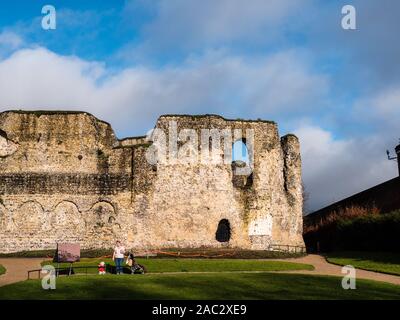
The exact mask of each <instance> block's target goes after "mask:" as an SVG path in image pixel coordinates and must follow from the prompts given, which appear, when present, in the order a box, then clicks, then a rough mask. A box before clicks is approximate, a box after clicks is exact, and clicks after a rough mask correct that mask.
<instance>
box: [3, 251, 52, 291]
mask: <svg viewBox="0 0 400 320" xmlns="http://www.w3.org/2000/svg"><path fill="white" fill-rule="evenodd" d="M43 260H44V259H42V258H0V264H2V265H3V266H4V267H5V268H6V269H7V271H6V273H5V274H3V275H1V276H0V287H1V286H5V285H7V284H10V283H14V282H19V281H24V280H26V279H27V277H28V270H34V269H40V268H41V266H40V263H41V262H42V261H43Z"/></svg>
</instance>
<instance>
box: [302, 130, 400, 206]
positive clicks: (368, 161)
mask: <svg viewBox="0 0 400 320" xmlns="http://www.w3.org/2000/svg"><path fill="white" fill-rule="evenodd" d="M295 133H296V134H297V135H298V137H299V138H300V141H301V152H302V161H303V180H304V183H305V185H306V188H307V192H309V194H310V200H309V209H310V210H311V211H312V210H316V209H319V208H321V207H323V206H325V205H328V204H330V203H333V202H336V201H339V200H341V199H343V198H346V197H348V196H350V195H352V194H355V193H358V192H360V191H363V190H365V189H368V188H370V187H373V186H375V185H376V184H378V183H381V182H384V181H386V180H389V179H392V178H394V177H395V176H396V174H397V172H396V171H397V168H396V165H395V164H394V163H392V162H390V161H388V160H387V158H386V154H385V141H387V139H385V137H383V136H381V135H368V136H365V137H364V138H362V139H335V138H334V137H333V135H332V133H331V132H329V131H326V130H323V129H322V128H320V127H318V126H313V125H303V126H301V127H299V128H298V129H297V130H295Z"/></svg>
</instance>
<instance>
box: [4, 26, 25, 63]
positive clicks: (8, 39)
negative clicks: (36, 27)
mask: <svg viewBox="0 0 400 320" xmlns="http://www.w3.org/2000/svg"><path fill="white" fill-rule="evenodd" d="M23 44H24V41H23V39H22V38H21V37H20V36H19V35H18V34H16V33H14V32H12V31H7V30H6V31H2V32H1V33H0V57H2V56H4V55H7V54H9V53H11V52H13V51H14V50H16V49H18V48H20V47H21V46H22V45H23Z"/></svg>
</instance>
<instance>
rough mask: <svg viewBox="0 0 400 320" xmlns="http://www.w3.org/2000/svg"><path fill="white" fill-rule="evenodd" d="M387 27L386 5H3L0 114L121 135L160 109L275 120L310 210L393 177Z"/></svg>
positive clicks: (392, 8)
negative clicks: (294, 157) (51, 112)
mask: <svg viewBox="0 0 400 320" xmlns="http://www.w3.org/2000/svg"><path fill="white" fill-rule="evenodd" d="M45 4H50V5H53V6H54V7H55V8H56V13H57V27H56V29H55V30H44V29H42V27H41V21H42V17H43V16H44V15H43V14H41V10H42V6H43V5H45ZM345 4H351V5H353V6H354V7H355V8H356V13H357V16H356V18H357V20H356V22H357V29H356V30H344V29H342V27H341V19H342V17H343V14H342V13H341V10H342V7H343V6H344V5H345ZM399 30H400V2H399V1H397V0H379V1H378V0H355V1H339V0H338V1H322V0H217V1H216V0H201V1H200V0H197V1H195V0H193V1H192V0H154V1H144V0H132V1H129V0H126V1H122V0H120V1H118V0H113V1H111V0H110V1H94V0H93V1H92V0H85V1H77V0H76V1H75V0H71V1H55V0H54V1H53V0H49V1H46V2H44V1H36V0H31V1H29V2H28V1H24V0H13V1H7V2H6V1H4V2H2V10H1V11H0V111H4V110H8V109H68V110H85V111H88V112H91V113H93V114H94V115H96V116H97V117H99V118H101V119H104V120H107V121H108V122H110V123H111V124H112V125H113V127H114V129H115V131H116V133H117V136H118V137H120V138H122V137H124V136H132V135H142V134H144V133H145V132H147V131H148V130H149V129H151V128H152V127H153V126H154V123H155V121H156V119H157V117H158V116H159V115H160V114H165V113H185V114H187V113H190V114H203V113H217V114H221V115H223V116H225V117H229V118H253V119H256V118H263V119H270V120H275V121H276V122H278V124H279V126H280V133H281V134H282V135H283V134H286V133H289V132H294V133H295V134H297V135H298V136H299V137H300V139H301V143H302V157H303V171H304V172H303V176H304V182H305V185H306V188H307V192H308V193H309V195H310V199H309V201H308V205H307V206H308V210H309V211H312V210H315V209H318V208H320V207H322V206H324V205H327V204H329V203H331V202H333V201H336V200H340V199H341V198H343V197H346V196H348V195H351V194H353V193H356V192H358V191H361V190H363V189H365V188H368V187H371V186H373V185H375V184H377V183H380V182H383V181H385V180H388V179H390V178H393V177H395V176H396V175H397V166H396V163H394V162H393V161H392V162H390V161H388V160H387V158H386V155H385V150H386V149H391V150H392V149H393V148H394V146H395V145H396V144H397V142H398V138H400V132H399V131H400V130H399V127H400V126H399V118H400V63H399V59H400V58H399V57H400V41H398V33H399Z"/></svg>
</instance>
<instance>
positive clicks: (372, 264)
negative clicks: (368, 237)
mask: <svg viewBox="0 0 400 320" xmlns="http://www.w3.org/2000/svg"><path fill="white" fill-rule="evenodd" d="M327 260H328V262H330V263H334V264H338V265H352V266H354V267H356V268H360V269H364V270H370V271H376V272H383V273H388V274H394V275H400V254H399V253H390V252H361V251H341V252H333V253H329V254H328V256H327Z"/></svg>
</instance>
